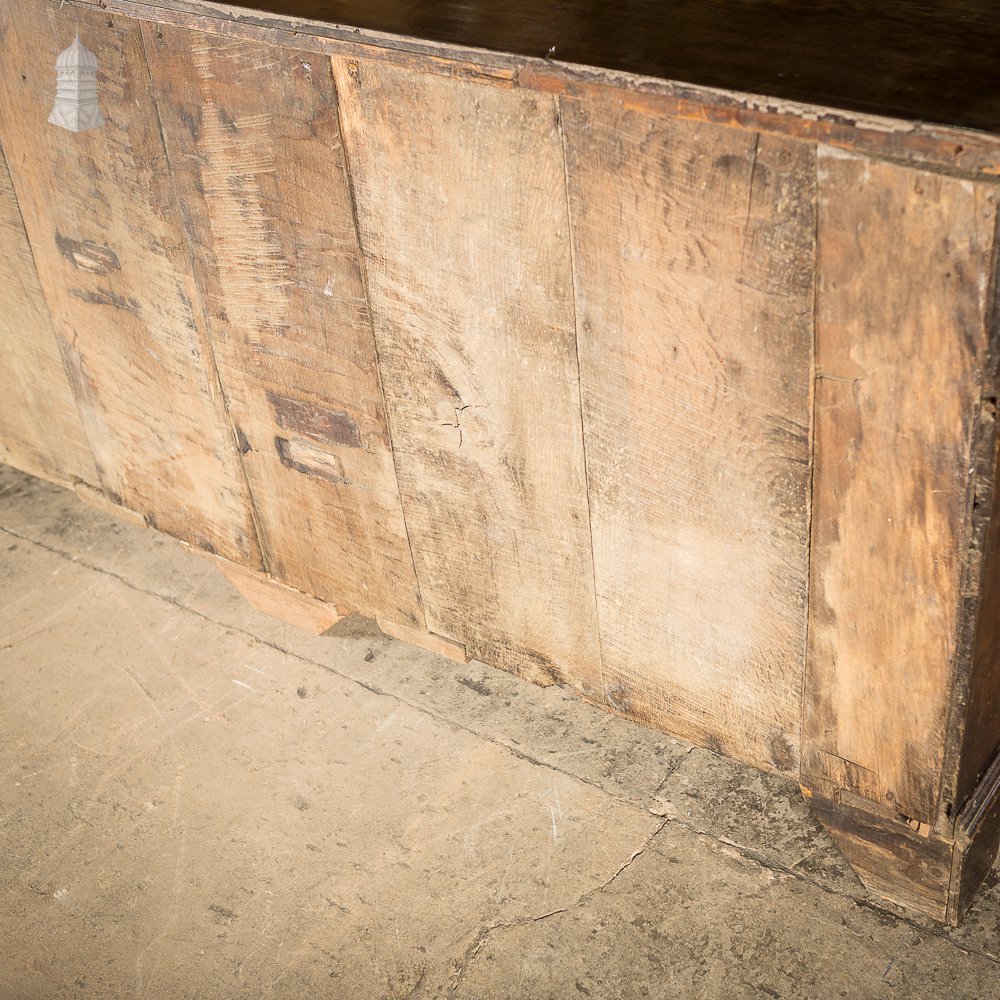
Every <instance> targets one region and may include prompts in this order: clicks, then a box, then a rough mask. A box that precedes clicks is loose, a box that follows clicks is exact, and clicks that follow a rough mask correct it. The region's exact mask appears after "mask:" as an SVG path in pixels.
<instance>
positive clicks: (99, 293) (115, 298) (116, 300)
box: [69, 288, 142, 316]
mask: <svg viewBox="0 0 1000 1000" xmlns="http://www.w3.org/2000/svg"><path fill="white" fill-rule="evenodd" d="M69 294H70V295H72V296H73V298H74V299H79V300H80V301H81V302H88V303H89V304H90V305H92V306H111V308H112V309H120V310H121V311H122V312H127V313H131V314H132V315H133V316H138V315H139V314H140V313H141V312H142V306H140V305H139V303H138V302H137V301H136V300H135V299H133V298H132V297H131V296H127V297H126V296H124V295H118V294H117V293H115V292H112V291H111V290H110V289H109V288H95V289H89V288H71V289H70V290H69Z"/></svg>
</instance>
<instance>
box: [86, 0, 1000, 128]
mask: <svg viewBox="0 0 1000 1000" xmlns="http://www.w3.org/2000/svg"><path fill="white" fill-rule="evenodd" d="M93 2H97V0H93ZM100 2H102V3H106V2H107V0H100ZM136 6H139V7H141V6H150V7H156V8H162V7H169V8H172V9H174V10H177V11H182V12H187V13H188V14H190V15H194V16H206V15H207V16H212V17H223V18H228V19H232V20H236V21H248V22H250V23H256V24H260V25H274V24H281V23H286V24H287V23H289V22H291V23H294V24H303V23H304V24H314V25H320V24H324V23H325V24H327V25H329V26H330V27H331V28H339V29H340V32H341V33H342V34H344V35H349V33H350V32H352V31H356V30H358V29H364V30H366V31H367V32H371V33H378V34H381V35H386V34H388V35H402V36H408V37H410V38H419V39H421V40H423V41H424V42H430V43H433V44H436V45H438V46H458V47H462V48H472V49H485V50H488V51H490V52H509V53H516V54H519V55H521V56H529V57H530V56H534V57H539V58H541V57H547V58H549V59H552V60H558V61H559V62H563V63H575V64H579V65H584V66H595V67H600V68H602V69H605V70H612V71H619V72H624V73H628V74H638V75H641V76H649V77H656V78H659V79H668V80H685V81H687V82H689V83H695V84H701V85H703V86H708V87H717V88H720V89H725V90H730V91H742V92H751V93H757V94H769V95H773V96H774V97H776V98H784V99H786V100H792V101H807V102H809V103H812V104H820V105H824V106H827V107H839V108H847V109H853V110H855V111H861V112H866V113H874V114H883V115H891V116H893V117H897V118H906V119H917V120H924V121H936V122H943V123H947V124H952V125H961V126H965V127H970V128H980V129H987V130H991V131H1000V71H998V69H997V64H996V58H995V54H996V50H997V47H998V45H1000V21H998V19H997V17H996V11H995V8H994V7H993V5H991V4H990V3H989V2H988V0H949V2H947V3H938V4H928V3H922V2H920V0H885V2H883V3H880V4H878V5H877V6H874V7H870V6H866V5H857V4H844V3H837V2H834V0H813V2H811V3H808V4H804V3H801V2H798V0H771V2H769V3H746V2H745V0H669V2H666V3H664V2H662V0H620V2H618V3H615V4H613V5H611V4H607V3H602V2H600V0H563V2H560V3H557V4H544V3H543V4H540V3H537V2H533V0H507V2H505V3H504V4H499V5H498V4H495V3H490V2H488V0H452V2H450V3H440V2H439V0H364V2H363V3H361V2H358V0H253V2H252V3H237V4H232V3H219V2H212V0H155V2H147V3H146V4H143V3H138V4H136Z"/></svg>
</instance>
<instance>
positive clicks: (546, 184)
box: [334, 60, 601, 698]
mask: <svg viewBox="0 0 1000 1000" xmlns="http://www.w3.org/2000/svg"><path fill="white" fill-rule="evenodd" d="M334 73H335V77H336V81H337V87H338V91H339V96H340V107H341V122H342V127H343V130H344V137H345V144H346V146H347V152H348V160H349V164H350V168H351V174H352V178H353V182H354V186H355V196H356V199H357V207H358V221H359V230H360V234H361V244H362V248H363V250H364V255H365V258H366V261H367V274H368V285H369V293H370V296H371V303H372V311H373V315H374V319H375V331H376V339H377V341H378V345H379V356H380V360H381V364H382V373H383V382H384V387H385V393H386V402H387V406H388V410H389V423H390V428H391V431H392V442H393V448H394V451H395V454H396V459H397V469H398V473H399V481H400V488H401V491H402V496H403V511H404V514H405V516H406V521H407V525H408V528H409V533H410V539H411V542H412V546H413V553H414V560H415V563H416V566H417V579H418V581H419V583H420V592H421V595H422V598H423V602H424V610H425V613H426V617H427V626H428V628H429V629H430V631H432V632H435V633H437V634H439V635H443V636H445V637H447V638H450V639H453V640H455V641H456V642H458V643H460V644H462V645H463V646H465V647H466V649H467V651H468V653H469V655H470V656H473V657H476V658H478V659H480V660H483V661H485V662H487V663H491V664H493V665H495V666H500V667H504V668H506V669H508V670H512V671H514V672H515V673H518V674H521V675H523V676H525V677H528V678H531V679H534V680H536V681H539V682H543V683H545V682H551V681H562V682H566V683H569V684H572V685H574V686H576V687H577V688H578V689H580V690H582V691H583V692H585V693H586V694H588V695H589V696H590V697H595V698H600V695H601V683H600V659H599V651H598V642H597V627H596V613H595V602H594V579H593V567H592V560H591V551H590V530H589V523H588V511H587V499H586V486H585V478H584V457H583V445H582V435H581V428H580V399H579V385H578V370H577V359H576V345H575V336H574V323H573V300H572V277H571V266H570V251H569V234H568V227H567V213H566V199H565V187H564V171H563V160H562V152H561V148H560V141H559V131H558V126H557V122H556V107H555V103H554V101H553V99H551V98H541V99H539V98H537V97H535V96H533V95H525V94H518V93H516V92H513V91H509V90H501V89H499V88H496V87H492V86H489V85H481V84H476V83H465V82H461V81H457V80H449V79H446V78H442V77H437V76H416V75H413V74H409V73H406V72H403V71H401V70H398V69H396V68H393V67H388V66H383V65H377V64H374V63H368V62H363V61H360V60H359V61H357V62H349V61H343V60H335V61H334Z"/></svg>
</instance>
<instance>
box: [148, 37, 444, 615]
mask: <svg viewBox="0 0 1000 1000" xmlns="http://www.w3.org/2000/svg"><path fill="white" fill-rule="evenodd" d="M143 30H144V32H145V38H146V44H147V51H148V53H149V62H150V68H151V72H152V77H153V81H154V85H155V88H156V92H157V100H158V103H159V108H160V114H161V117H162V121H163V130H164V135H165V138H166V144H167V149H168V153H169V156H170V162H171V167H172V176H173V181H174V185H175V188H176V190H177V194H178V201H179V202H180V204H181V205H182V206H183V212H184V219H185V226H186V229H187V231H188V234H189V237H190V241H191V246H192V248H193V251H194V260H195V266H196V270H197V275H198V279H199V283H200V286H201V288H202V292H203V301H204V302H205V304H206V312H207V315H208V325H209V330H210V333H211V336H212V343H213V348H214V353H215V356H216V359H217V363H218V367H219V374H220V378H221V380H222V384H223V387H224V390H225V393H226V399H227V404H228V408H229V412H230V415H231V417H232V419H233V420H234V421H235V424H236V426H237V428H238V436H239V440H240V444H241V450H242V451H243V464H244V467H245V469H246V473H247V477H248V480H249V483H250V488H251V492H252V495H253V498H254V504H255V508H256V511H257V516H258V523H259V526H260V531H261V538H262V541H263V545H264V555H265V559H266V562H267V565H268V567H269V571H270V573H271V575H272V576H274V577H277V578H279V579H281V580H283V581H285V582H286V583H288V584H289V585H290V586H292V587H295V588H296V589H297V590H300V591H303V592H306V593H309V594H314V595H315V596H317V597H320V598H322V599H323V600H326V601H329V602H332V603H336V604H337V605H338V606H341V607H349V608H351V609H353V610H355V611H358V612H360V613H362V614H366V615H369V616H372V617H375V616H383V617H388V618H390V619H391V620H393V621H398V622H400V623H404V624H405V623H408V624H410V625H411V626H418V627H419V628H421V629H422V628H423V625H424V621H423V613H422V611H421V609H420V603H419V597H418V595H417V586H416V577H415V574H414V569H413V562H412V559H411V556H410V549H409V544H408V541H407V537H406V528H405V525H404V523H403V514H402V509H401V507H400V500H399V491H398V488H397V485H396V475H395V470H394V468H393V459H392V451H391V449H390V445H389V434H388V430H387V426H386V419H385V408H384V405H383V401H382V393H381V387H380V384H379V375H378V366H377V360H376V354H375V344H374V340H373V337H372V329H371V320H370V318H369V315H368V308H367V304H366V299H365V289H364V284H363V281H362V275H361V265H360V260H359V252H358V245H357V236H356V233H355V229H354V220H353V210H352V205H351V198H350V190H349V187H348V182H347V178H346V175H345V172H344V154H343V147H342V145H341V141H340V132H339V127H338V122H337V102H336V95H335V93H334V88H333V80H332V77H331V73H330V67H329V63H328V62H327V61H325V60H316V58H315V57H314V56H312V55H310V54H308V53H301V52H296V51H295V50H291V49H278V48H275V47H272V46H268V45H263V44H260V43H255V42H240V41H228V40H226V39H221V38H218V37H216V36H212V35H205V34H201V33H199V32H193V31H186V30H183V29H178V28H171V27H168V26H159V27H155V28H154V27H153V26H149V25H146V26H144V29H143ZM310 60H311V61H310Z"/></svg>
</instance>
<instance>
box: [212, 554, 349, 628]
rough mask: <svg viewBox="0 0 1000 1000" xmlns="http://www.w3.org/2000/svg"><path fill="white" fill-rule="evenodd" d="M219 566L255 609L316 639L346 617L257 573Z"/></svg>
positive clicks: (222, 563) (223, 562) (221, 563)
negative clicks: (314, 636) (310, 634)
mask: <svg viewBox="0 0 1000 1000" xmlns="http://www.w3.org/2000/svg"><path fill="white" fill-rule="evenodd" d="M216 565H217V566H218V567H219V569H220V570H221V572H222V575H223V576H225V578H226V579H227V580H228V581H229V582H230V583H231V584H232V585H233V586H234V587H235V588H236V589H237V590H238V591H239V592H240V596H241V597H242V598H243V599H244V600H245V601H246V602H247V603H248V604H249V605H251V607H254V608H256V609H257V610H258V611H260V612H262V613H263V614H265V615H270V616H271V617H272V618H279V619H280V620H281V621H283V622H288V624H289V625H294V626H295V627H296V628H301V629H304V630H305V631H306V632H311V633H312V634H313V635H322V634H323V633H324V632H325V631H326V630H327V629H329V628H333V626H334V625H336V624H337V622H339V621H340V619H341V618H343V617H344V613H343V612H342V611H341V610H340V609H339V608H337V607H335V606H334V605H332V604H326V603H325V602H324V601H320V600H317V598H315V597H311V596H310V595H309V594H303V593H302V592H301V591H298V590H294V589H293V588H292V587H289V586H287V585H286V584H284V583H282V582H281V581H280V580H275V579H273V578H271V577H269V576H265V575H264V574H263V573H254V572H253V571H251V570H248V569H246V568H245V567H243V566H237V565H236V564H235V563H231V562H227V561H226V560H224V559H219V560H217V561H216Z"/></svg>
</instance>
